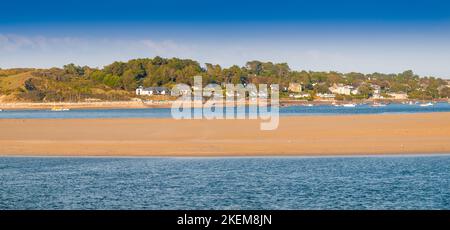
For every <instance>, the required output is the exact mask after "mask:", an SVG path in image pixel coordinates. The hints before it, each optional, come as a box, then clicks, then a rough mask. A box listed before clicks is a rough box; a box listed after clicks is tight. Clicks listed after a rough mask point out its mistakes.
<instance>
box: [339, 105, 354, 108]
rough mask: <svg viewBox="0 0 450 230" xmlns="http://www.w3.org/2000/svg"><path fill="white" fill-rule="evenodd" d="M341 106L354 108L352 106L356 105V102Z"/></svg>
mask: <svg viewBox="0 0 450 230" xmlns="http://www.w3.org/2000/svg"><path fill="white" fill-rule="evenodd" d="M342 106H344V107H347V108H354V107H356V104H343V105H342Z"/></svg>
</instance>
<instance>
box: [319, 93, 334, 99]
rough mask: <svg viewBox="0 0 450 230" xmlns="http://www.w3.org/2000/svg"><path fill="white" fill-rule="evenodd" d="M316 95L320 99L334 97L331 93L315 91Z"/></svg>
mask: <svg viewBox="0 0 450 230" xmlns="http://www.w3.org/2000/svg"><path fill="white" fill-rule="evenodd" d="M316 96H317V97H319V98H322V99H334V98H335V97H336V95H334V94H332V93H317V94H316Z"/></svg>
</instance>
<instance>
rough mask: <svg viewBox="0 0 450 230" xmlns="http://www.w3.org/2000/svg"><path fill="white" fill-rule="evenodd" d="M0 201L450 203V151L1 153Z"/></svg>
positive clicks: (159, 205)
mask: <svg viewBox="0 0 450 230" xmlns="http://www.w3.org/2000/svg"><path fill="white" fill-rule="evenodd" d="M0 209H450V155H433V156H370V157H369V156H367V157H285V158H275V157H261V158H258V157H253V158H93V157H91V158H89V157H87V158H83V157H77V158H70V157H0Z"/></svg>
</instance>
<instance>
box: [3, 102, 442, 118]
mask: <svg viewBox="0 0 450 230" xmlns="http://www.w3.org/2000/svg"><path fill="white" fill-rule="evenodd" d="M429 112H450V104H448V103H437V104H435V105H434V106H430V107H421V106H419V105H403V104H390V105H388V106H385V107H372V106H370V105H358V106H357V107H355V108H347V107H335V106H331V105H321V106H314V107H307V106H291V107H282V108H280V114H281V115H282V116H302V115H339V114H385V113H429ZM145 117H150V118H168V117H171V110H170V108H148V109H95V110H94V109H90V110H88V109H74V110H70V111H64V112H52V111H49V110H6V111H2V112H0V119H2V118H145Z"/></svg>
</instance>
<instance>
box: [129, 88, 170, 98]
mask: <svg viewBox="0 0 450 230" xmlns="http://www.w3.org/2000/svg"><path fill="white" fill-rule="evenodd" d="M169 94H170V91H169V89H167V88H166V87H147V88H144V87H142V86H139V87H138V88H137V89H136V95H140V96H141V95H148V96H151V95H169Z"/></svg>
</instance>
